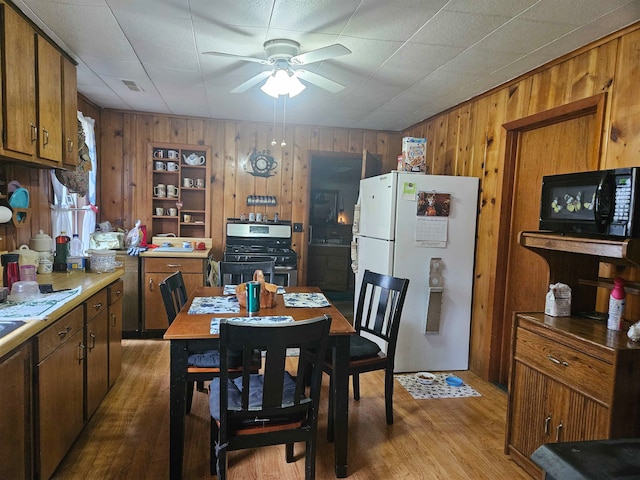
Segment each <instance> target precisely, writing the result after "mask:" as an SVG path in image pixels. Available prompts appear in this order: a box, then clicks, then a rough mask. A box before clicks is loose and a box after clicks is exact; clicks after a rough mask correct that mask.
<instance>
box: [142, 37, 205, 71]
mask: <svg viewBox="0 0 640 480" xmlns="http://www.w3.org/2000/svg"><path fill="white" fill-rule="evenodd" d="M132 45H133V46H134V47H135V49H136V52H137V54H138V58H139V59H140V61H141V62H142V64H143V65H145V66H146V65H148V64H150V65H164V66H166V67H167V68H176V69H179V70H190V71H194V72H196V71H198V70H199V69H200V68H199V67H200V65H199V63H198V55H197V54H196V52H195V51H187V50H176V49H173V48H167V47H162V46H159V45H154V44H152V43H148V42H144V41H142V40H135V41H133V42H132Z"/></svg>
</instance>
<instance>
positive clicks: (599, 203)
mask: <svg viewBox="0 0 640 480" xmlns="http://www.w3.org/2000/svg"><path fill="white" fill-rule="evenodd" d="M639 172H640V167H631V168H616V169H612V170H596V171H590V172H575V173H566V174H562V175H546V176H544V177H543V178H542V194H541V199H540V230H549V231H552V232H559V233H569V234H574V235H585V236H604V237H639V236H640V218H638V216H637V215H636V212H637V211H638V209H639V208H640V204H639V202H640V189H639V188H638V181H639V179H640V177H639V176H638V175H639Z"/></svg>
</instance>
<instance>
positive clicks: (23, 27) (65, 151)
mask: <svg viewBox="0 0 640 480" xmlns="http://www.w3.org/2000/svg"><path fill="white" fill-rule="evenodd" d="M0 12H1V13H2V26H3V27H4V28H0V35H1V36H2V38H1V41H2V42H1V48H2V87H3V88H2V118H1V123H2V143H1V144H0V155H2V156H4V157H6V158H8V159H15V160H17V161H20V162H26V163H28V164H31V165H34V166H37V167H47V168H50V167H65V168H72V169H75V166H76V164H77V156H78V155H77V151H78V150H77V148H78V145H77V144H78V126H77V125H78V124H77V113H76V112H77V102H78V98H77V79H76V72H75V70H76V69H75V65H74V64H73V62H71V61H69V60H68V59H67V58H65V57H64V56H63V54H62V52H61V51H60V50H59V49H58V48H57V47H56V46H55V44H53V43H51V42H50V41H49V40H48V39H47V38H46V37H44V36H42V35H40V34H39V33H37V31H36V29H35V28H34V27H33V25H32V24H31V23H30V22H29V20H28V19H26V18H25V17H23V16H22V15H21V14H20V13H19V12H18V11H16V10H15V9H13V8H11V7H10V6H9V5H8V4H5V3H1V2H0ZM72 117H73V124H72V120H71V118H72Z"/></svg>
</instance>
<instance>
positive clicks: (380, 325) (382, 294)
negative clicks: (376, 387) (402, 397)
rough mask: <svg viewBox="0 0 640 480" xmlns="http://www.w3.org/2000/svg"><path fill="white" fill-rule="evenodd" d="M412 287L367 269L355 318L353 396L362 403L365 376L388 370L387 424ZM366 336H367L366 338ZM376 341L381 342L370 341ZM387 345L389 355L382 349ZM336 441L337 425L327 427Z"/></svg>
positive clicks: (327, 369) (328, 369)
mask: <svg viewBox="0 0 640 480" xmlns="http://www.w3.org/2000/svg"><path fill="white" fill-rule="evenodd" d="M408 288H409V280H408V279H405V278H396V277H392V276H389V275H382V274H379V273H374V272H372V271H370V270H365V272H364V277H363V279H362V285H361V286H360V295H359V297H358V304H357V309H356V314H355V318H354V328H355V329H356V334H355V335H352V336H351V338H350V342H351V344H350V348H349V354H350V358H349V367H348V368H349V375H351V376H352V377H353V397H354V399H355V400H360V377H359V375H360V374H361V373H365V372H372V371H374V370H384V371H385V375H384V392H385V393H384V398H385V410H386V418H387V424H389V425H391V424H393V367H394V357H395V353H396V343H397V340H398V330H399V327H400V316H401V315H402V308H403V306H404V300H405V297H406V295H407V289H408ZM362 333H365V335H362ZM367 336H369V338H375V339H376V340H377V341H378V343H376V342H375V341H373V340H370V339H369V338H366V337H367ZM379 343H380V344H383V345H385V346H386V353H385V352H383V351H382V350H381V348H380V345H379ZM333 368H334V366H333V364H332V360H331V356H330V355H328V356H327V358H326V362H325V364H324V371H325V373H327V374H329V376H330V386H329V396H330V398H329V418H330V419H331V418H333V401H332V398H331V392H333ZM327 437H328V439H329V441H333V423H332V422H331V421H330V422H329V426H328V428H327Z"/></svg>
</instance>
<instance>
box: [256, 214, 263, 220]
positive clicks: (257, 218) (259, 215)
mask: <svg viewBox="0 0 640 480" xmlns="http://www.w3.org/2000/svg"><path fill="white" fill-rule="evenodd" d="M261 221H262V214H261V213H260V212H258V213H256V222H261Z"/></svg>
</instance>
